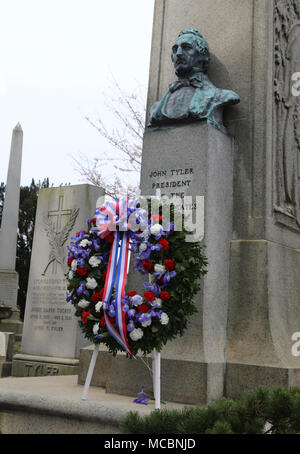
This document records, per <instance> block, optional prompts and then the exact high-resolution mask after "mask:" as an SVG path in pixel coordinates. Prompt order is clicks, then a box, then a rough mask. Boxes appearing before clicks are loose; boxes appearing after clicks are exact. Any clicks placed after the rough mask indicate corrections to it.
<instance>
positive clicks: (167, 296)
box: [159, 292, 171, 301]
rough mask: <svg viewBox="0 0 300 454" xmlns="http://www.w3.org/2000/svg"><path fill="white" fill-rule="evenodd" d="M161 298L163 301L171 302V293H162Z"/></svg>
mask: <svg viewBox="0 0 300 454" xmlns="http://www.w3.org/2000/svg"><path fill="white" fill-rule="evenodd" d="M159 296H160V298H161V299H162V300H163V301H169V299H170V298H171V295H170V293H169V292H160V294H159Z"/></svg>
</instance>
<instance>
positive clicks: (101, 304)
mask: <svg viewBox="0 0 300 454" xmlns="http://www.w3.org/2000/svg"><path fill="white" fill-rule="evenodd" d="M102 306H103V301H99V302H98V303H97V304H96V305H95V311H96V312H100V310H101V307H102Z"/></svg>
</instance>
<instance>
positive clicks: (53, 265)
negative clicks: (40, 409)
mask: <svg viewBox="0 0 300 454" xmlns="http://www.w3.org/2000/svg"><path fill="white" fill-rule="evenodd" d="M103 194H104V191H103V190H102V189H100V188H98V187H95V186H91V185H77V186H64V187H63V186H62V187H59V188H47V189H41V190H40V192H39V196H38V205H37V214H36V221H35V231H34V239H33V248H32V255H31V263H30V273H29V284H28V292H27V299H26V309H25V318H24V332H23V338H22V350H21V353H20V354H17V355H15V356H14V358H13V369H12V375H14V376H37V375H67V374H75V373H76V372H77V365H78V357H79V351H80V347H82V346H83V345H85V344H86V342H85V341H84V339H83V336H82V335H81V331H80V329H79V326H78V322H77V319H76V317H75V316H74V311H73V306H71V304H68V303H67V302H66V282H65V273H66V272H67V266H66V255H67V244H68V242H69V241H70V238H71V237H72V236H74V235H75V234H76V232H78V231H79V230H83V229H84V226H85V223H86V220H87V219H88V218H89V217H91V216H92V215H93V213H94V212H95V207H96V202H97V199H98V198H99V197H100V196H102V195H103Z"/></svg>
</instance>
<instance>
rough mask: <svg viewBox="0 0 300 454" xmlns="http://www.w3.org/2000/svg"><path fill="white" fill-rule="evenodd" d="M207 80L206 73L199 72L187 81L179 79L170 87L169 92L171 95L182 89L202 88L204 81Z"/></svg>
mask: <svg viewBox="0 0 300 454" xmlns="http://www.w3.org/2000/svg"><path fill="white" fill-rule="evenodd" d="M205 78H206V79H207V76H206V75H205V74H204V73H201V72H198V73H196V74H192V75H191V76H190V77H189V78H187V79H178V80H177V81H176V82H173V83H172V84H170V85H169V90H170V92H171V93H173V92H174V91H176V90H178V89H179V88H182V87H189V86H191V87H195V88H202V87H203V81H204V79H205Z"/></svg>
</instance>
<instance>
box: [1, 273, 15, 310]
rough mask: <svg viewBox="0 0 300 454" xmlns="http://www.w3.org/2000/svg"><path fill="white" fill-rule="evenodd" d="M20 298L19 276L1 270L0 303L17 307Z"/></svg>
mask: <svg viewBox="0 0 300 454" xmlns="http://www.w3.org/2000/svg"><path fill="white" fill-rule="evenodd" d="M17 296H18V275H17V273H7V272H6V271H2V270H0V302H2V303H4V304H5V305H7V306H16V304H17Z"/></svg>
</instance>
